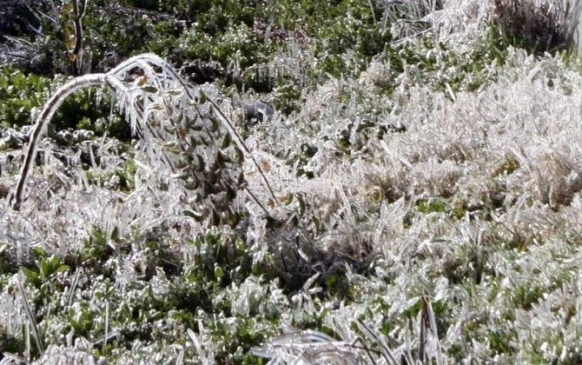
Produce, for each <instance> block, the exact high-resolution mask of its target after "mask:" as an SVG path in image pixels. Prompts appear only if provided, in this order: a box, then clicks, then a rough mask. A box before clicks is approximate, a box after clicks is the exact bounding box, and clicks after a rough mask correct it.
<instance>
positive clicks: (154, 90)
mask: <svg viewBox="0 0 582 365" xmlns="http://www.w3.org/2000/svg"><path fill="white" fill-rule="evenodd" d="M141 89H142V90H143V91H145V92H146V93H149V94H156V93H157V92H158V88H156V87H153V86H150V85H148V86H144V87H142V88H141Z"/></svg>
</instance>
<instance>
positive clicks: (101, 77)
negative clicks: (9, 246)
mask: <svg viewBox="0 0 582 365" xmlns="http://www.w3.org/2000/svg"><path fill="white" fill-rule="evenodd" d="M106 83H107V74H92V75H85V76H81V77H78V78H75V79H73V80H71V81H69V82H67V83H66V84H65V85H63V86H61V87H60V88H59V89H58V90H57V92H56V93H54V94H53V96H51V98H50V99H49V100H48V101H47V103H46V104H45V106H44V108H43V109H42V111H41V113H40V115H39V116H38V119H37V121H36V123H35V126H34V129H33V130H32V133H31V135H30V142H29V146H28V151H27V152H26V157H25V160H24V164H23V165H22V170H21V172H20V179H19V180H18V185H17V187H16V193H15V195H14V197H13V202H12V208H13V209H14V210H20V205H21V204H22V193H23V191H24V186H25V185H26V179H27V177H28V175H29V174H30V171H31V170H32V166H33V164H34V158H35V157H36V149H37V144H38V141H39V140H40V138H41V137H42V136H43V135H44V133H45V132H46V127H47V125H48V124H49V122H50V120H51V119H52V117H53V115H54V114H55V112H56V110H57V109H58V107H59V106H60V105H61V104H62V103H63V101H64V100H65V99H66V98H67V97H68V96H69V95H71V94H72V93H74V92H75V91H77V90H79V89H82V88H86V87H90V86H95V85H103V84H106Z"/></svg>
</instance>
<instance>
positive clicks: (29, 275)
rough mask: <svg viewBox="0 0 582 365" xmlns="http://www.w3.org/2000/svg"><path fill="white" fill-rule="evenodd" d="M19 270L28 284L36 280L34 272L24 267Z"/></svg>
mask: <svg viewBox="0 0 582 365" xmlns="http://www.w3.org/2000/svg"><path fill="white" fill-rule="evenodd" d="M20 270H21V271H22V274H24V276H26V278H27V279H28V281H29V282H35V281H36V280H37V279H38V273H37V272H36V271H33V270H30V269H27V268H26V267H21V268H20Z"/></svg>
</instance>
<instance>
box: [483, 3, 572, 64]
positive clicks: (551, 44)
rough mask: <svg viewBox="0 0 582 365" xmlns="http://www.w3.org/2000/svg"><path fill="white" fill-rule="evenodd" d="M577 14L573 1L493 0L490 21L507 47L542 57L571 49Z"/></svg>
mask: <svg viewBox="0 0 582 365" xmlns="http://www.w3.org/2000/svg"><path fill="white" fill-rule="evenodd" d="M579 14H580V8H579V6H578V3H577V2H574V3H573V2H570V1H566V2H564V1H555V0H543V1H533V0H526V1H520V0H495V1H493V6H492V8H491V14H490V20H491V22H492V24H493V25H494V26H495V28H496V29H497V31H499V32H500V34H501V36H502V37H504V39H505V40H506V41H507V42H508V43H509V44H513V45H516V46H520V47H523V48H525V49H527V50H529V51H531V52H533V53H536V54H543V53H544V52H550V53H555V52H559V51H567V50H570V49H571V48H572V46H573V45H574V41H575V35H576V31H577V27H578V16H579Z"/></svg>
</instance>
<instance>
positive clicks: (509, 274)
mask: <svg viewBox="0 0 582 365" xmlns="http://www.w3.org/2000/svg"><path fill="white" fill-rule="evenodd" d="M510 3H511V2H509V1H508V2H505V3H504V2H498V3H497V5H498V7H497V8H495V11H498V10H499V6H502V5H503V4H506V5H507V4H510ZM370 4H371V6H378V7H379V5H380V4H379V3H372V2H371V3H370ZM390 4H391V5H393V6H387V7H386V8H385V9H383V10H382V12H380V13H381V15H383V17H378V18H377V19H376V21H377V26H378V27H381V28H382V27H383V28H385V31H389V32H393V33H392V36H393V37H394V41H393V44H391V45H390V47H388V48H387V51H386V52H385V53H383V54H379V55H377V56H375V57H374V58H373V59H372V60H371V61H370V62H369V63H368V64H367V65H366V67H365V68H364V69H363V70H362V72H353V73H350V74H345V75H343V76H333V75H328V76H327V77H326V78H325V79H324V81H322V82H321V83H319V84H317V85H315V86H313V87H311V86H309V85H307V84H308V83H301V82H299V81H300V78H301V77H302V75H307V74H310V72H314V73H317V72H316V71H315V70H316V69H317V67H318V65H317V62H315V61H316V59H315V58H314V53H315V50H314V48H315V47H316V46H315V43H316V42H310V41H309V40H304V41H303V42H297V43H292V44H291V45H290V46H289V48H288V50H287V52H286V53H284V54H279V55H277V57H275V56H273V57H272V63H271V64H269V65H268V66H269V67H271V68H272V69H273V70H274V69H276V68H277V67H281V65H282V64H283V65H284V66H285V67H284V68H285V70H286V76H285V77H290V78H295V79H294V80H295V81H297V82H296V83H295V88H294V89H293V88H292V89H289V88H281V89H277V88H275V89H274V90H272V91H271V92H269V93H268V94H265V95H261V98H262V99H264V100H265V101H268V102H272V103H274V104H276V105H278V106H284V105H287V106H291V107H290V108H289V111H292V110H295V111H293V112H290V113H289V114H287V113H283V112H281V111H279V112H277V113H275V115H274V118H273V119H272V120H265V121H262V122H259V123H257V124H252V125H244V123H242V122H241V121H240V118H239V116H240V108H241V105H240V104H241V101H240V100H241V99H245V98H256V97H257V96H256V95H254V94H252V93H251V94H245V93H237V92H232V90H226V91H225V92H228V93H230V94H233V98H232V100H231V99H229V98H224V97H221V96H220V93H219V89H218V88H217V87H216V86H212V85H204V86H201V87H198V86H185V85H184V84H182V82H183V81H182V79H181V78H180V77H179V76H178V75H176V74H174V73H173V71H172V69H171V67H170V66H169V65H167V64H165V63H163V62H161V61H160V62H158V60H157V58H148V57H146V58H138V59H137V60H138V61H135V62H137V63H131V61H129V63H128V64H129V65H132V66H131V67H125V68H124V67H121V68H120V69H117V70H115V69H114V70H113V71H112V73H111V74H109V75H107V76H102V77H93V76H92V77H89V78H87V80H89V79H95V80H97V79H98V80H97V81H99V82H103V81H106V83H108V84H109V85H110V86H112V88H113V89H114V90H113V93H116V94H117V98H116V99H114V100H113V103H117V105H118V106H119V107H120V108H122V109H123V110H122V111H123V112H124V115H125V116H126V117H127V119H128V122H130V123H131V126H132V129H133V130H134V132H135V133H136V139H135V140H134V141H133V142H132V143H125V142H123V141H119V140H117V139H115V138H109V137H107V135H105V136H103V137H99V138H94V137H93V136H92V135H91V134H90V133H89V134H87V133H85V134H82V133H80V134H79V135H78V136H77V137H75V138H72V139H66V138H64V139H66V140H67V141H68V142H67V143H63V141H62V140H58V139H57V140H54V139H50V138H47V139H43V140H40V141H39V143H38V145H37V150H38V151H39V153H38V158H36V159H31V161H36V162H35V163H33V164H32V165H33V166H32V168H31V169H30V170H27V169H24V170H23V171H24V172H25V173H27V172H28V173H29V174H28V175H29V176H28V180H27V181H28V182H27V184H26V187H25V189H24V195H23V200H22V202H20V203H21V204H18V205H17V206H15V205H14V204H12V202H14V199H16V200H17V201H18V199H17V198H18V194H17V192H16V186H17V183H18V181H23V180H21V179H22V174H19V172H18V171H19V168H21V165H22V162H21V161H22V160H23V158H24V157H25V153H26V150H23V151H22V152H20V151H4V152H2V154H0V161H1V162H2V164H1V166H2V176H1V180H0V186H1V187H2V189H3V190H2V191H3V193H2V196H3V198H2V199H0V206H1V207H0V212H1V213H0V288H1V289H2V290H1V293H0V363H2V364H5V363H6V364H12V363H17V362H18V361H24V362H36V363H39V364H47V363H49V364H50V363H53V364H57V363H58V364H64V363H69V362H67V361H76V363H87V364H90V363H119V364H128V363H146V364H149V363H156V364H157V363H163V364H165V363H168V364H169V363H172V364H174V363H177V364H182V363H189V364H214V363H217V364H232V363H235V364H260V363H266V362H269V363H270V364H285V363H301V364H323V363H325V364H331V363H333V364H401V363H407V364H413V363H415V362H417V361H420V362H421V363H435V364H457V363H467V364H469V363H488V362H494V361H495V362H497V363H502V364H513V363H528V364H529V363H531V364H536V363H564V364H577V363H580V362H581V361H582V347H581V346H580V341H579V332H580V330H582V317H581V315H580V313H581V308H580V306H581V305H582V302H581V296H580V291H581V290H582V287H581V286H580V282H581V281H580V275H581V274H582V269H581V268H580V267H581V265H580V263H581V262H582V254H581V251H580V244H581V243H582V229H581V228H580V222H581V221H582V196H581V194H580V192H581V191H582V157H581V156H582V147H580V140H582V125H581V124H580V111H581V110H582V86H581V85H582V75H581V74H580V69H581V67H580V66H581V65H580V64H579V61H578V60H577V59H576V58H575V57H572V56H571V55H567V54H560V53H558V54H554V55H551V54H540V53H537V50H539V49H538V48H536V47H534V49H529V51H530V52H529V53H528V52H527V51H525V50H523V49H520V48H515V47H513V46H510V44H515V45H521V46H524V44H525V43H527V44H530V43H528V42H530V41H531V39H529V40H528V41H527V42H525V43H520V42H513V40H512V39H510V38H511V37H512V36H511V34H513V33H512V32H511V31H509V30H507V29H508V27H510V26H514V25H515V24H509V25H508V24H506V23H503V22H502V20H503V19H501V20H500V18H492V17H489V15H490V13H488V12H487V11H488V10H487V9H489V11H491V10H490V8H487V7H486V5H487V4H486V3H485V2H481V1H464V2H456V1H453V0H451V1H450V2H446V1H445V2H444V4H440V3H435V4H432V3H422V4H421V3H416V4H412V3H411V4H412V5H411V4H408V5H407V4H404V5H407V6H408V8H406V7H404V8H403V7H402V4H401V3H390ZM535 4H537V5H536V6H542V5H543V4H541V5H540V4H538V3H535ZM367 6H368V4H367ZM527 9H530V8H527ZM532 9H534V10H535V9H536V8H535V6H534V7H533V8H532ZM544 9H545V10H544V11H546V12H547V11H549V10H548V9H546V8H544ZM552 9H554V8H552ZM528 11H529V10H528ZM556 11H558V10H556ZM534 12H535V11H534ZM398 14H400V15H398ZM402 14H404V15H406V17H405V16H403V15H402ZM488 14H489V15H488ZM494 15H498V13H495V14H494ZM393 17H396V18H393ZM398 19H400V21H399V20H398ZM435 19H436V20H435ZM504 19H506V20H507V18H504ZM524 19H530V18H527V17H525V16H524ZM544 19H546V18H544ZM554 19H561V18H559V17H555V18H554ZM495 20H497V21H500V22H501V23H496V24H497V28H495V29H496V30H495V31H492V28H491V26H490V24H491V22H493V21H495ZM534 20H535V19H534ZM527 21H529V20H527ZM418 22H423V24H424V23H426V24H425V25H424V28H422V29H423V30H422V34H420V35H419V34H416V35H415V32H416V31H414V30H413V29H412V28H406V29H405V27H409V26H412V25H418V24H419V23H418ZM397 23H398V24H397ZM391 24H392V25H396V26H389V25H391ZM500 24H501V25H500ZM530 25H531V24H530ZM544 26H546V27H547V24H546V23H544ZM431 27H432V28H431ZM503 27H505V28H503ZM518 28H519V27H518ZM531 28H532V27H531V26H529V28H527V29H531ZM566 28H568V27H562V28H560V29H566ZM519 29H523V27H522V28H519ZM544 29H547V28H544ZM403 30H406V32H404V31H403ZM499 33H503V34H505V35H508V36H507V38H504V39H502V40H504V42H497V41H498V40H499V39H500V38H495V36H497V35H498V34H499ZM555 33H556V32H554V33H552V34H555ZM540 39H542V40H543V37H542V38H540ZM563 39H564V40H567V39H569V38H568V37H564V38H563ZM527 44H525V46H527ZM558 44H559V45H560V46H556V47H555V48H560V47H562V45H563V43H559V42H558ZM546 45H547V44H546ZM549 48H550V47H549V45H548V49H549ZM395 52H396V53H395ZM341 57H342V63H343V64H344V65H347V66H349V65H351V64H353V65H354V68H357V67H361V64H362V63H361V62H359V61H358V60H357V59H354V58H353V57H357V55H356V54H353V53H350V52H347V53H344V54H342V55H341ZM152 60H154V61H152ZM151 62H154V63H153V65H154V66H152V63H151ZM156 62H158V63H156ZM126 65H127V64H126ZM134 68H140V69H141V71H142V73H143V74H139V75H137V77H133V78H131V77H129V76H130V75H131V73H132V71H135V70H132V69H134ZM111 77H114V78H113V79H112V78H111ZM81 80H82V79H81ZM295 81H294V82H295ZM80 82H81V83H82V82H83V81H80ZM200 90H202V91H204V94H200ZM290 95H291V96H292V97H290ZM206 99H208V100H206ZM211 101H212V102H211ZM280 109H281V108H279V110H280ZM221 113H223V114H221ZM33 114H34V115H37V116H38V115H39V113H33ZM42 115H43V114H42V113H41V114H40V118H41V119H42V118H43V117H42ZM116 118H118V117H116ZM49 119H50V117H49ZM228 123H232V125H233V126H234V129H235V130H234V131H233V130H231V129H230V126H229V124H228ZM234 132H236V133H234ZM237 136H242V138H244V146H241V145H239V144H238V143H237ZM247 149H248V151H247ZM241 172H242V173H243V174H242V175H240V173H241ZM19 179H20V180H19ZM265 180H266V181H267V182H268V183H266V182H265ZM6 191H9V192H10V193H9V194H8V193H7V192H6ZM273 195H274V196H273ZM11 198H12V200H11ZM15 207H16V208H19V209H18V210H17V209H15ZM73 359H74V360H73ZM269 359H270V360H269Z"/></svg>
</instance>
